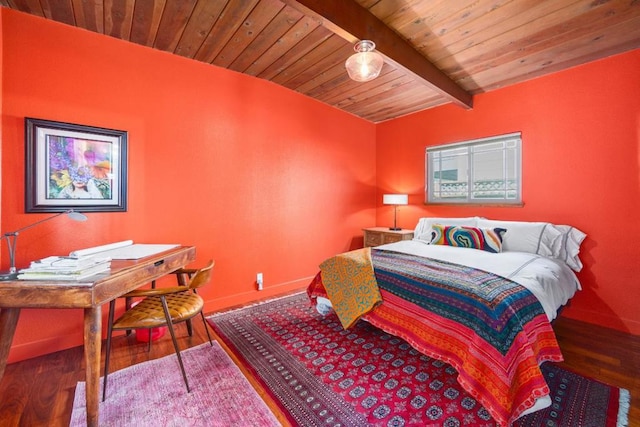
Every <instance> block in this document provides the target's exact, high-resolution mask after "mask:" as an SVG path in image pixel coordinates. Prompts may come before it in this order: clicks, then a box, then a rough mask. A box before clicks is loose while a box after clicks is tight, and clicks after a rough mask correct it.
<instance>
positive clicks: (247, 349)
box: [208, 293, 629, 427]
mask: <svg viewBox="0 0 640 427" xmlns="http://www.w3.org/2000/svg"><path fill="white" fill-rule="evenodd" d="M208 320H209V322H210V323H211V324H212V325H213V327H214V329H215V330H216V332H217V333H218V334H219V335H220V337H222V339H223V340H224V341H225V343H226V344H227V345H228V346H229V347H230V348H231V349H232V351H233V352H234V353H235V355H236V356H237V357H238V358H239V360H241V361H242V362H243V363H244V364H245V365H246V367H247V369H249V371H250V372H252V373H253V375H254V376H255V377H256V379H257V380H258V381H260V382H261V383H262V385H263V387H264V388H265V389H266V390H267V391H268V392H269V393H270V394H271V395H272V397H273V398H274V400H275V401H276V402H277V403H278V404H279V405H280V407H281V410H282V411H283V413H284V414H285V415H286V416H287V417H288V419H289V421H290V422H291V423H292V424H293V425H300V426H305V427H306V426H369V425H371V426H477V427H481V426H486V427H489V426H495V425H496V424H495V422H494V421H493V419H492V418H491V416H490V415H489V413H488V412H487V411H486V409H484V408H483V407H482V406H481V405H480V404H479V403H478V402H477V401H476V400H475V399H474V398H472V397H471V396H470V395H468V394H467V393H466V392H465V391H464V390H463V389H462V388H461V387H460V386H459V385H458V383H457V381H456V376H457V373H456V371H455V370H454V369H453V368H452V367H451V366H450V365H447V364H445V363H443V362H441V361H439V360H436V359H432V358H429V357H427V356H425V355H422V354H420V353H419V352H417V351H416V350H414V349H413V348H412V347H411V346H410V345H409V344H407V343H406V342H405V341H403V340H401V339H399V338H397V337H394V336H391V335H389V334H386V333H385V332H383V331H381V330H380V329H378V328H375V327H373V326H371V325H369V324H368V323H366V322H364V321H360V322H358V323H356V324H355V325H354V326H353V327H352V328H351V329H349V330H348V331H345V330H344V329H343V328H342V326H341V325H340V322H339V320H338V318H337V317H336V316H335V315H334V314H333V313H331V314H329V315H327V316H322V315H320V314H318V313H317V311H316V310H315V309H314V308H313V307H311V306H310V303H309V300H308V298H307V296H306V294H304V293H303V294H297V295H294V296H291V297H286V298H281V299H278V300H273V301H269V302H267V303H263V304H259V305H255V306H251V307H247V308H243V309H240V310H235V311H230V312H226V313H220V314H216V315H213V316H211V317H209V319H208ZM543 368H544V369H543V371H544V373H545V378H546V379H547V382H548V383H549V386H550V388H551V390H552V400H553V405H552V406H551V407H550V408H547V409H545V410H542V411H539V412H537V413H534V414H530V415H527V416H525V417H523V418H521V419H520V420H518V422H517V423H516V425H517V426H520V427H533V426H536V427H538V426H549V427H555V426H566V427H569V426H570V427H577V426H590V427H599V426H602V427H604V426H616V424H617V422H618V421H620V424H619V425H625V420H626V414H627V411H628V405H629V403H628V401H629V394H628V392H627V391H626V390H620V389H617V388H615V387H610V386H608V385H605V384H602V383H599V382H597V381H594V380H590V379H587V378H585V377H582V376H580V375H576V374H574V373H571V372H568V371H566V370H563V369H561V368H559V367H557V366H555V365H553V364H550V363H546V364H544V365H543ZM621 401H622V402H623V404H622V405H620V402H621ZM624 402H626V403H624ZM620 408H623V409H621V410H620ZM624 408H626V410H625V409H624ZM618 418H619V419H618Z"/></svg>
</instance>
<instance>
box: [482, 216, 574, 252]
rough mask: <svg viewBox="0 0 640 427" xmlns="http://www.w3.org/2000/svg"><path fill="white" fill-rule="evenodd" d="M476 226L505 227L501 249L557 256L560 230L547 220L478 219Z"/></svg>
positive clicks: (559, 244)
mask: <svg viewBox="0 0 640 427" xmlns="http://www.w3.org/2000/svg"><path fill="white" fill-rule="evenodd" d="M478 227H483V228H505V229H506V230H507V231H506V232H505V233H504V234H503V235H502V250H503V251H518V252H528V253H532V254H538V255H543V256H548V257H554V258H559V257H560V248H561V246H562V232H561V231H560V230H558V229H556V228H555V227H554V226H553V224H550V223H548V222H525V221H495V220H490V219H482V218H481V219H479V220H478Z"/></svg>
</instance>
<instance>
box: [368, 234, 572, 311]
mask: <svg viewBox="0 0 640 427" xmlns="http://www.w3.org/2000/svg"><path fill="white" fill-rule="evenodd" d="M376 249H380V250H388V251H395V252H402V253H407V254H412V255H419V256H423V257H427V258H434V259H438V260H442V261H448V262H453V263H457V264H462V265H466V266H468V267H473V268H477V269H480V270H484V271H488V272H490V273H494V274H497V275H499V276H502V277H506V278H507V279H510V280H513V281H514V282H516V283H519V284H520V285H522V286H524V287H525V288H527V289H529V290H530V291H531V293H533V295H535V296H536V298H537V299H538V300H539V301H540V304H541V305H542V308H543V309H544V311H545V313H546V314H547V317H548V318H549V321H551V320H553V319H555V318H556V316H557V314H558V309H559V308H560V307H561V306H563V305H564V304H566V303H567V301H569V299H570V298H571V297H573V295H574V294H575V293H576V291H578V290H580V289H581V287H580V282H579V281H578V278H577V277H576V275H575V273H574V272H573V270H571V268H569V266H567V265H566V264H565V263H564V262H562V261H560V260H558V259H555V258H547V257H544V256H541V255H536V254H530V253H527V252H500V253H497V254H494V253H491V252H486V251H482V250H478V249H468V248H460V247H454V246H444V245H430V244H427V243H426V242H423V241H421V240H405V241H401V242H396V243H390V244H387V245H382V246H376Z"/></svg>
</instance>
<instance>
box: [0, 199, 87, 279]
mask: <svg viewBox="0 0 640 427" xmlns="http://www.w3.org/2000/svg"><path fill="white" fill-rule="evenodd" d="M62 214H67V216H68V217H69V218H71V219H72V220H74V221H86V220H87V217H86V216H84V215H83V214H81V213H80V212H76V211H74V210H73V209H69V210H68V211H64V212H60V213H58V214H55V215H53V216H50V217H49V218H45V219H41V220H40V221H37V222H34V223H33V224H31V225H27V226H26V227H22V228H20V229H18V230H16V231H10V232H8V233H4V235H2V237H0V240H2V239H7V247H8V248H9V263H10V267H9V272H2V273H0V281H3V282H4V281H7V280H16V279H17V278H18V270H17V269H16V241H17V240H18V235H19V234H20V233H21V232H22V231H24V230H27V229H29V228H31V227H35V226H36V225H38V224H42V223H43V222H46V221H49V220H50V219H54V218H57V217H59V216H60V215H62Z"/></svg>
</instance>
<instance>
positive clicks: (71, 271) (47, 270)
mask: <svg viewBox="0 0 640 427" xmlns="http://www.w3.org/2000/svg"><path fill="white" fill-rule="evenodd" d="M110 268H111V258H109V257H98V256H87V257H81V258H71V257H59V256H50V257H47V258H43V259H40V260H37V261H32V262H31V265H30V266H29V268H24V269H22V270H20V271H19V272H18V273H19V274H18V279H20V280H83V279H86V278H87V277H91V276H93V275H95V274H99V273H104V272H105V271H109V269H110Z"/></svg>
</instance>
